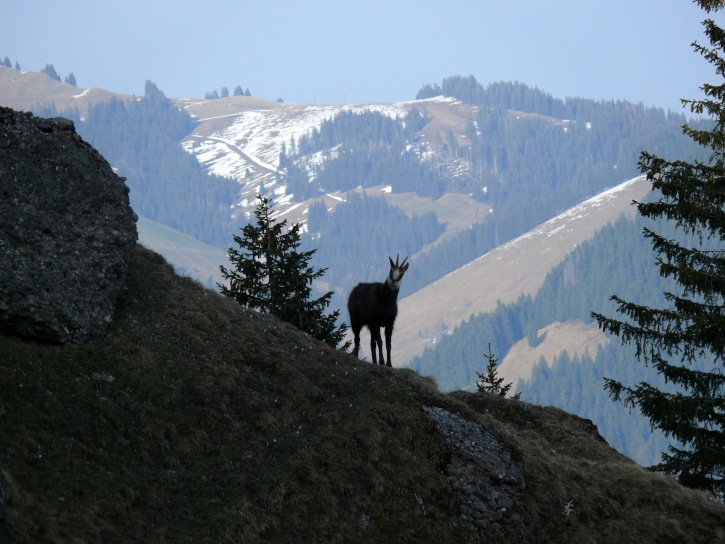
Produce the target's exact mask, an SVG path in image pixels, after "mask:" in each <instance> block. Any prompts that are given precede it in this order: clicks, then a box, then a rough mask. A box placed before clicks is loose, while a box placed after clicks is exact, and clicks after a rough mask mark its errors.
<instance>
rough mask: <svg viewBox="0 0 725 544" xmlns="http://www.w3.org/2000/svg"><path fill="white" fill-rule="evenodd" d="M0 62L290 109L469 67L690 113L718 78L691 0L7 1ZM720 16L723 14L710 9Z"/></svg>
mask: <svg viewBox="0 0 725 544" xmlns="http://www.w3.org/2000/svg"><path fill="white" fill-rule="evenodd" d="M0 7H1V8H2V9H1V11H0V13H2V18H3V22H2V25H1V28H2V30H1V31H0V59H2V58H4V57H6V56H7V57H9V58H10V60H11V61H12V62H13V64H14V63H15V62H16V61H17V62H18V63H19V64H20V66H21V68H22V69H23V70H40V69H42V68H43V67H44V66H45V65H46V64H47V63H50V64H53V65H54V67H55V69H56V71H57V72H58V74H59V75H60V76H61V77H65V76H66V75H67V74H68V73H69V72H73V73H74V74H75V76H76V79H77V82H78V86H79V87H84V88H85V87H103V88H106V89H109V90H112V91H117V92H125V93H135V94H143V90H144V82H145V81H146V80H147V79H151V80H152V81H153V82H154V83H156V84H157V85H158V87H159V88H160V89H161V90H162V91H164V92H165V93H166V95H167V96H170V97H174V98H184V97H203V96H204V94H205V93H206V92H207V91H212V90H214V89H216V90H220V89H221V87H222V86H226V87H228V88H229V90H230V92H232V91H233V89H234V87H235V86H236V85H238V84H240V85H242V87H243V88H249V90H250V91H251V93H252V94H253V95H255V96H262V97H265V98H270V99H273V100H274V99H277V98H279V97H281V98H282V99H284V100H285V101H286V102H295V103H320V104H323V103H331V104H338V103H359V102H377V101H385V102H391V101H402V100H412V99H414V98H415V95H416V93H417V92H418V90H419V89H420V88H421V86H423V85H424V84H426V83H431V84H432V83H440V82H441V81H442V79H443V78H444V77H447V76H452V75H463V76H468V75H473V76H475V77H476V79H477V80H478V81H479V82H481V83H483V84H486V83H489V82H494V81H520V82H522V83H525V84H527V85H530V86H536V87H538V88H540V89H542V90H544V91H546V92H548V93H551V94H552V95H553V96H555V97H558V98H565V97H567V96H581V97H586V98H594V99H597V100H608V99H625V100H629V101H632V102H642V103H644V104H645V105H648V106H658V107H662V108H665V109H668V108H670V109H674V110H676V111H683V110H682V109H681V106H680V103H679V100H678V99H679V98H685V97H687V98H697V97H700V96H701V93H700V91H699V87H700V86H701V85H702V84H703V83H705V82H709V83H715V82H716V76H715V73H714V70H713V69H712V67H711V66H710V65H709V64H708V63H707V62H706V61H705V60H704V59H702V58H701V57H700V56H699V55H698V54H697V53H695V52H694V51H693V50H692V48H691V45H690V44H691V43H692V42H693V41H695V40H697V41H699V42H700V43H702V44H704V45H708V42H707V40H706V39H705V37H704V35H703V33H702V24H701V21H702V20H704V19H705V18H706V14H705V13H704V12H703V11H701V10H700V9H699V8H698V7H697V6H696V5H695V4H694V3H693V2H691V1H689V0H606V1H605V0H597V1H594V0H591V1H589V0H538V1H534V0H519V1H517V0H491V1H485V0H445V1H443V0H442V1H432V0H430V1H426V0H418V1H408V0H398V1H396V0H380V1H379V0H366V1H357V0H351V1H346V0H306V1H302V0H298V1H292V0H264V1H262V0H259V1H254V2H252V1H231V0H215V1H212V2H205V1H201V0H196V1H189V0H158V1H157V0H138V1H137V0H113V1H111V0H22V1H20V0H0ZM715 18H716V20H718V21H719V22H720V23H722V22H723V21H722V19H723V16H722V15H718V16H717V17H715Z"/></svg>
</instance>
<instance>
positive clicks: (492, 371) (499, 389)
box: [476, 343, 521, 400]
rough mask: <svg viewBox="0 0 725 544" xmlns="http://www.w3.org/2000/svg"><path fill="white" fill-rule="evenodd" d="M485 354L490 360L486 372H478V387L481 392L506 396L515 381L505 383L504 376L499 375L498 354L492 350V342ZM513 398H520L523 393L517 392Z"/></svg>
mask: <svg viewBox="0 0 725 544" xmlns="http://www.w3.org/2000/svg"><path fill="white" fill-rule="evenodd" d="M483 356H484V357H485V359H486V360H487V361H488V365H487V366H486V374H481V373H480V372H476V376H478V381H477V382H476V389H478V392H479V393H491V394H494V395H499V396H501V397H505V396H506V394H507V393H508V392H509V390H510V389H511V387H512V386H513V383H511V382H509V383H507V384H505V385H504V383H503V382H504V378H502V377H499V375H498V370H497V366H498V359H496V356H495V355H494V354H493V352H492V351H491V344H490V343H489V344H488V353H484V354H483ZM513 398H515V399H517V400H518V399H520V398H521V393H516V394H515V395H514V396H513Z"/></svg>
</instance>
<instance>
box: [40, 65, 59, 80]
mask: <svg viewBox="0 0 725 544" xmlns="http://www.w3.org/2000/svg"><path fill="white" fill-rule="evenodd" d="M40 72H41V73H42V74H45V75H46V76H48V77H49V78H52V79H55V80H56V81H60V76H59V75H58V72H56V71H55V67H54V66H53V65H52V64H46V65H45V68H43V69H42V70H41V71H40Z"/></svg>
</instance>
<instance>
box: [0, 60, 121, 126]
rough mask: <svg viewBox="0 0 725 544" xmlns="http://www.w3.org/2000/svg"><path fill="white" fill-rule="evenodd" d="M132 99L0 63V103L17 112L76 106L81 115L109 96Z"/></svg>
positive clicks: (108, 98) (72, 107) (65, 108)
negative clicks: (75, 85)
mask: <svg viewBox="0 0 725 544" xmlns="http://www.w3.org/2000/svg"><path fill="white" fill-rule="evenodd" d="M113 97H115V98H120V99H122V100H132V99H133V97H132V96H129V95H123V94H119V93H114V92H111V91H107V90H105V89H99V88H97V87H94V88H91V89H84V88H82V87H74V86H72V85H68V84H66V83H61V82H59V81H56V80H54V79H53V78H51V77H48V76H47V75H45V74H43V73H40V72H18V71H17V70H15V69H13V68H8V67H7V66H4V65H2V64H0V105H3V106H7V107H9V108H13V109H14V110H19V111H30V110H31V109H32V108H33V107H37V106H40V105H44V104H53V105H54V106H55V108H56V110H57V111H59V112H62V111H64V110H67V109H77V110H78V112H79V113H80V114H81V115H85V114H86V113H88V108H89V107H90V106H92V105H93V104H97V103H99V102H108V101H109V100H111V98H113Z"/></svg>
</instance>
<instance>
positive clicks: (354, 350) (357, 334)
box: [351, 325, 362, 357]
mask: <svg viewBox="0 0 725 544" xmlns="http://www.w3.org/2000/svg"><path fill="white" fill-rule="evenodd" d="M351 328H352V334H353V335H354V336H355V347H353V348H352V354H353V355H354V356H355V357H358V354H359V353H360V329H361V328H362V327H358V326H356V325H351Z"/></svg>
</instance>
